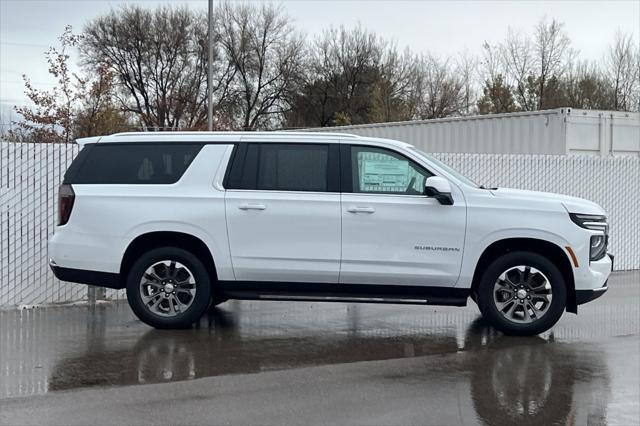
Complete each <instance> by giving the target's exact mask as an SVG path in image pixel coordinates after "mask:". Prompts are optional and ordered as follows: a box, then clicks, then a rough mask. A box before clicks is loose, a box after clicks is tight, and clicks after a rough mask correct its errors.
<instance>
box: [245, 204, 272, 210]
mask: <svg viewBox="0 0 640 426" xmlns="http://www.w3.org/2000/svg"><path fill="white" fill-rule="evenodd" d="M238 208H239V209H240V210H264V209H266V208H267V206H265V205H264V204H250V203H244V204H240V205H239V206H238Z"/></svg>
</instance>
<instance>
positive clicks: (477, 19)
mask: <svg viewBox="0 0 640 426" xmlns="http://www.w3.org/2000/svg"><path fill="white" fill-rule="evenodd" d="M254 1H260V0H254ZM127 3H135V4H140V5H143V6H145V7H150V8H154V7H156V6H157V5H159V4H164V3H171V4H174V5H179V4H187V5H188V6H189V7H190V8H192V9H197V10H202V13H207V1H206V0H193V1H177V0H176V1H157V0H143V1H121V0H64V1H56V0H0V114H2V116H3V118H2V121H6V115H7V114H8V112H7V111H8V110H9V109H10V106H12V105H16V104H17V105H23V104H25V103H27V100H26V98H25V96H24V94H23V91H24V85H23V83H22V78H21V75H22V74H23V73H26V74H27V75H28V76H29V77H30V78H31V79H32V81H33V82H34V83H35V85H36V87H40V88H46V87H50V86H51V84H52V79H51V78H50V77H49V75H48V73H47V66H46V61H45V58H44V55H43V52H44V51H45V50H46V49H47V47H48V46H49V45H51V44H52V43H55V42H56V37H58V36H59V35H60V33H61V32H62V30H63V28H64V26H65V25H67V24H70V25H72V26H73V27H74V30H75V31H77V32H79V31H80V30H81V29H82V27H83V25H84V24H85V23H86V22H87V21H89V20H91V19H92V18H94V17H96V16H98V15H100V14H102V13H105V12H108V11H109V10H110V9H111V8H118V7H119V6H121V5H123V4H127ZM275 3H276V4H281V5H282V8H283V9H284V11H285V12H286V13H287V14H288V15H289V16H290V17H291V18H292V20H293V21H294V23H295V25H296V27H297V28H299V29H300V30H301V31H302V32H303V33H305V34H306V35H307V37H313V36H314V34H317V33H319V32H320V31H322V30H323V29H325V28H328V27H330V26H332V25H333V26H340V25H344V26H347V27H352V26H355V25H357V24H358V23H360V24H362V26H364V27H365V28H367V29H369V30H371V31H374V32H376V33H378V34H379V35H381V36H383V37H385V38H388V39H391V40H394V41H395V42H396V44H397V45H398V46H399V47H401V48H404V47H405V46H409V47H410V48H411V49H412V50H414V51H416V52H430V53H432V54H436V55H440V56H447V55H456V54H458V53H461V52H464V51H467V52H468V53H469V54H472V55H473V54H478V53H480V51H481V49H482V44H483V42H484V41H487V42H489V43H497V42H499V41H501V40H502V39H503V38H504V36H505V34H506V32H507V28H508V27H512V28H514V29H516V30H519V31H523V32H528V33H531V31H532V29H533V27H534V26H535V25H536V23H537V22H538V21H539V20H540V19H542V18H544V17H547V18H548V19H551V18H555V19H557V20H559V21H561V22H564V23H565V30H566V32H567V33H568V34H569V37H570V38H571V40H572V47H573V48H575V49H577V50H579V51H580V57H581V58H583V59H590V60H600V59H602V57H603V56H604V54H605V52H606V50H607V46H608V45H609V44H610V43H611V42H612V40H613V37H614V35H615V33H616V31H617V30H621V31H623V32H627V33H633V34H634V35H635V39H636V43H637V42H638V39H639V35H640V0H622V1H614V0H611V1H606V0H600V1H596V0H583V1H577V0H573V1H550V0H548V1H540V0H539V1H528V0H527V1H525V0H522V1H519V0H511V1H507V0H504V1H481V0H477V1H473V0H467V1H436V0H430V1H427V0H423V1H419V0H414V1H389V0H387V1H384V0H377V1H364V0H361V1H347V0H344V1H338V0H289V1H281V2H275ZM74 59H75V58H74Z"/></svg>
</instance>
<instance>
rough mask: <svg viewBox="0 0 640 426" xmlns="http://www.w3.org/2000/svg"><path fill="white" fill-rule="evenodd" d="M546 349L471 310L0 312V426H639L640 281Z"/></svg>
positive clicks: (110, 307)
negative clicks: (173, 316)
mask: <svg viewBox="0 0 640 426" xmlns="http://www.w3.org/2000/svg"><path fill="white" fill-rule="evenodd" d="M609 283H610V290H609V292H607V293H606V294H605V295H604V296H603V297H602V298H600V299H598V300H596V301H594V302H592V303H590V304H587V305H583V306H580V308H579V311H580V312H579V315H577V316H576V315H572V314H566V313H565V315H564V316H563V317H562V319H561V320H560V322H559V323H558V324H557V325H556V326H555V327H554V329H553V330H551V331H550V332H547V333H545V334H543V335H541V336H537V337H528V338H519V337H509V336H503V335H501V334H500V333H498V332H496V331H494V330H493V329H492V328H491V327H489V326H488V325H487V324H485V323H484V322H483V321H482V319H481V318H480V317H479V313H478V310H477V307H476V306H475V305H474V304H473V302H470V303H469V306H467V307H466V308H448V307H429V306H427V307H425V306H406V305H364V304H363V305H357V304H340V303H304V302H238V301H229V302H227V303H225V304H223V305H221V306H220V307H219V308H215V309H212V310H211V311H210V312H209V313H208V314H207V315H206V316H205V317H203V318H202V320H201V321H200V323H199V324H198V325H197V327H195V328H193V329H190V330H182V331H159V330H153V329H151V328H149V327H147V326H145V325H144V324H142V323H141V322H139V321H138V320H137V319H135V317H134V316H133V314H132V313H131V311H130V310H129V308H128V306H127V305H126V303H123V302H117V303H108V304H104V305H98V306H96V307H89V306H73V307H48V308H40V309H32V310H22V311H17V310H12V311H9V310H6V311H0V361H1V362H0V367H1V369H0V381H1V384H0V424H11V425H13V424H438V425H443V424H444V425H457V424H465V425H467V424H469V425H472V424H491V425H502V424H504V425H510V424H523V425H528V424H559V425H560V424H562V425H564V424H576V425H581V424H620V425H638V424H640V271H635V272H623V273H616V274H614V275H613V276H612V278H611V279H610V281H609Z"/></svg>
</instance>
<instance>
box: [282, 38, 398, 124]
mask: <svg viewBox="0 0 640 426" xmlns="http://www.w3.org/2000/svg"><path fill="white" fill-rule="evenodd" d="M307 57H308V59H307V61H306V67H305V73H304V74H305V78H304V79H303V84H302V85H301V89H300V90H299V92H298V93H297V94H296V96H295V97H294V99H293V104H294V110H293V111H291V113H290V114H288V115H287V123H288V124H289V125H295V126H298V125H302V126H307V125H320V126H330V125H343V124H360V123H368V122H370V121H372V120H373V121H379V120H384V117H385V116H386V117H390V116H392V115H394V113H393V112H392V111H391V108H392V103H394V102H395V101H392V100H391V99H390V97H392V96H394V94H395V93H398V92H399V91H403V90H404V88H403V86H404V84H403V83H401V80H403V79H404V78H405V76H406V75H407V73H408V69H407V67H408V66H409V65H408V64H407V63H406V62H403V61H405V59H403V58H402V55H400V54H399V53H398V52H397V51H395V49H394V48H393V47H392V46H390V45H388V44H387V43H386V42H384V41H383V40H381V39H379V38H378V37H377V36H376V35H375V34H373V33H370V32H368V31H366V30H365V29H363V28H362V27H360V26H357V27H355V28H352V29H346V28H344V27H340V28H330V29H328V30H325V31H324V32H322V34H320V35H319V36H317V37H316V38H315V40H314V41H313V43H312V44H311V45H310V46H309V48H308V52H307Z"/></svg>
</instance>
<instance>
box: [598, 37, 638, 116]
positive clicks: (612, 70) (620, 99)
mask: <svg viewBox="0 0 640 426" xmlns="http://www.w3.org/2000/svg"><path fill="white" fill-rule="evenodd" d="M605 68H606V73H607V75H608V78H609V80H610V82H611V85H612V86H613V91H614V99H613V109H615V110H626V111H637V110H638V109H639V108H640V46H638V45H637V44H636V43H634V40H633V35H632V34H623V33H621V32H618V33H616V36H615V39H614V42H613V44H612V45H611V46H610V47H609V53H608V55H607V57H606V58H605Z"/></svg>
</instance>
